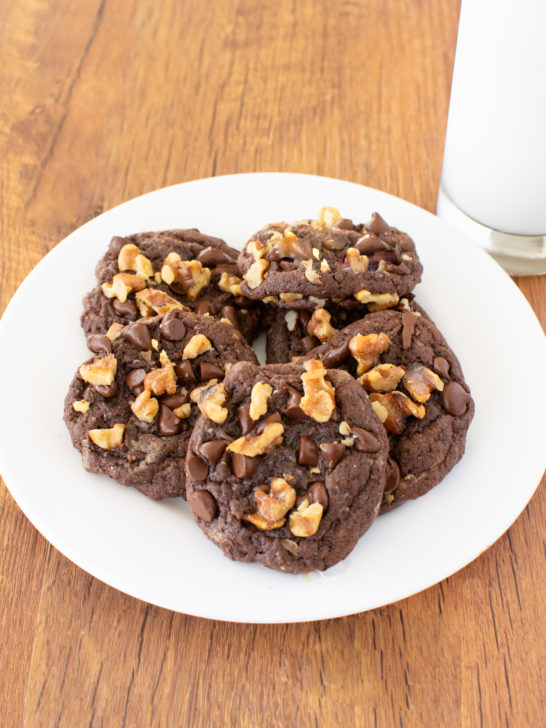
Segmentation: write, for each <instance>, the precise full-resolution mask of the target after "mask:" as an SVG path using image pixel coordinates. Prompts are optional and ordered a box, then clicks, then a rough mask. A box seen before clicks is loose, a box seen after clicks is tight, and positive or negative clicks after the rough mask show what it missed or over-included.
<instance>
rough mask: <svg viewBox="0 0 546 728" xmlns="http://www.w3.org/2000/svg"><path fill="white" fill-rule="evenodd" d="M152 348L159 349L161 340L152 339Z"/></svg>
mask: <svg viewBox="0 0 546 728" xmlns="http://www.w3.org/2000/svg"><path fill="white" fill-rule="evenodd" d="M152 349H155V350H156V351H159V341H158V340H157V339H152Z"/></svg>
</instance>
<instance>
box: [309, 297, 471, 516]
mask: <svg viewBox="0 0 546 728" xmlns="http://www.w3.org/2000/svg"><path fill="white" fill-rule="evenodd" d="M308 356H309V357H311V356H312V357H313V358H314V359H320V360H321V361H322V362H323V364H324V366H325V367H337V368H343V369H346V370H347V371H349V372H350V373H351V374H353V376H355V377H356V378H357V380H358V382H360V384H361V385H362V387H363V388H364V390H365V391H367V392H368V395H369V398H370V401H371V402H372V406H373V407H374V409H375V411H376V413H377V416H378V417H379V418H380V420H381V421H382V422H383V423H384V426H385V428H386V429H387V431H388V433H389V440H390V458H389V473H388V477H387V486H386V488H385V495H384V498H383V502H382V505H381V512H382V513H384V512H386V511H389V510H392V509H393V508H396V507H397V506H399V505H400V504H402V503H404V502H405V501H407V500H409V499H411V498H418V497H419V496H420V495H423V494H424V493H426V492H428V491H429V490H430V489H431V488H433V487H434V486H435V485H437V484H438V483H439V482H440V481H441V480H442V478H443V477H444V476H445V475H446V474H447V473H448V472H449V471H450V470H451V468H453V466H454V465H455V464H456V463H457V462H458V461H459V460H460V459H461V457H462V455H463V453H464V449H465V442H466V432H467V430H468V427H469V425H470V422H471V420H472V417H473V415H474V402H473V400H472V397H471V396H470V390H469V388H468V385H467V384H466V383H465V381H464V378H463V373H462V371H461V366H460V364H459V361H458V360H457V357H456V356H455V354H454V353H453V352H452V351H451V349H450V348H449V346H448V345H447V343H446V341H445V339H444V337H443V336H442V334H441V333H440V331H439V330H438V329H437V328H436V326H435V325H434V324H433V323H432V322H431V321H430V319H428V318H427V317H425V316H422V315H419V314H418V313H412V312H408V311H406V312H400V311H383V312H380V313H372V314H369V315H368V316H365V317H364V318H363V319H361V320H360V321H357V322H355V323H353V324H351V325H349V326H347V327H346V328H345V329H343V330H342V331H340V332H338V333H337V334H336V335H335V336H333V337H332V338H331V339H330V341H328V342H327V343H325V344H322V345H321V346H319V347H318V348H316V349H314V350H313V352H312V353H311V354H309V355H308Z"/></svg>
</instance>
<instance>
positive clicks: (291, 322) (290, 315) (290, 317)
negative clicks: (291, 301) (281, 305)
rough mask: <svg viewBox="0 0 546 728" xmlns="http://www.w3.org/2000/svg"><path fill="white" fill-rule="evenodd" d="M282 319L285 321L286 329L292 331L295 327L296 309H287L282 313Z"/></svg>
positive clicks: (296, 319)
mask: <svg viewBox="0 0 546 728" xmlns="http://www.w3.org/2000/svg"><path fill="white" fill-rule="evenodd" d="M284 320H285V321H286V328H287V329H288V331H294V329H295V328H296V323H297V321H298V312H297V311H287V312H286V313H285V314H284Z"/></svg>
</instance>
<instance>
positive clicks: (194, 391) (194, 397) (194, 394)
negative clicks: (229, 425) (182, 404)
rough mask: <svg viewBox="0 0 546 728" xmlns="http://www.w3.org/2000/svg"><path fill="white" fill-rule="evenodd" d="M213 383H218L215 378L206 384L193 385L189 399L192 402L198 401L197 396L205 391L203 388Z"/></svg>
mask: <svg viewBox="0 0 546 728" xmlns="http://www.w3.org/2000/svg"><path fill="white" fill-rule="evenodd" d="M213 384H218V380H217V379H210V380H209V381H208V382H207V383H206V384H202V385H201V386H200V387H195V388H194V389H192V390H191V392H190V399H191V401H192V402H199V397H200V396H201V394H202V393H203V392H204V391H205V389H208V388H209V387H212V385H213Z"/></svg>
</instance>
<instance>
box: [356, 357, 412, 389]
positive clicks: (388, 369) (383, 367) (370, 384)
mask: <svg viewBox="0 0 546 728" xmlns="http://www.w3.org/2000/svg"><path fill="white" fill-rule="evenodd" d="M405 373H406V368H405V367H398V366H396V364H378V365H377V366H375V367H374V368H373V369H370V371H369V372H366V374H363V375H362V376H361V377H360V378H359V379H358V381H359V383H360V384H361V385H362V386H363V387H364V389H367V390H368V391H370V392H392V391H393V390H394V389H396V387H397V386H398V384H399V382H400V380H401V379H402V377H403V376H404V374H405Z"/></svg>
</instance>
